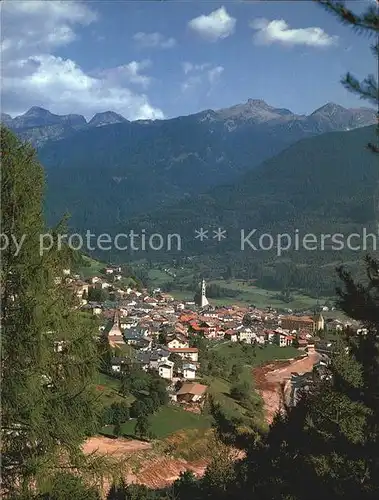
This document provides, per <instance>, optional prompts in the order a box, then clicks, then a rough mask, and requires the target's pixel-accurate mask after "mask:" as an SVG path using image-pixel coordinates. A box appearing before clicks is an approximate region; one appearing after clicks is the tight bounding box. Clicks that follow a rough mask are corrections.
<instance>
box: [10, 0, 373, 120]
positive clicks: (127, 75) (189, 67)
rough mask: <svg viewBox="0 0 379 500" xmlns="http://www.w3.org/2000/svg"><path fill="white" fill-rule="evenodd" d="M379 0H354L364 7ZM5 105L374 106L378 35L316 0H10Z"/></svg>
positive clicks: (134, 114) (160, 111)
mask: <svg viewBox="0 0 379 500" xmlns="http://www.w3.org/2000/svg"><path fill="white" fill-rule="evenodd" d="M370 1H371V2H372V1H373V0H364V1H361V2H360V1H354V2H348V3H347V5H348V6H349V7H352V8H354V10H355V11H357V10H358V11H359V10H362V9H363V8H364V7H365V6H366V5H368V4H369V2H370ZM1 5H2V7H1V28H2V30H1V44H2V47H1V50H2V59H3V60H2V70H1V77H2V78H1V98H2V99H1V110H2V112H5V113H9V114H10V115H11V116H16V115H19V114H22V113H24V112H25V111H27V110H28V109H29V108H30V107H32V106H41V107H43V108H46V109H49V110H50V111H51V112H53V113H56V114H68V113H79V114H83V115H84V116H85V117H86V118H87V119H90V118H91V117H92V116H93V115H94V114H95V113H97V112H103V111H107V110H110V111H115V112H116V113H120V114H122V115H123V116H125V117H126V118H128V119H129V120H137V119H163V118H171V117H175V116H180V115H188V114H192V113H196V112H198V111H201V110H204V109H220V108H225V107H228V106H232V105H234V104H238V103H242V102H245V101H247V100H248V99H249V98H252V99H263V100H264V101H266V102H267V103H268V104H270V105H272V106H274V107H281V108H287V109H290V110H291V111H293V112H294V113H297V114H309V113H311V112H312V111H314V110H315V109H317V108H318V107H320V106H322V105H324V104H325V103H326V102H335V103H338V104H341V105H342V106H345V107H359V106H365V105H367V104H365V102H364V101H361V100H359V99H358V98H357V97H355V96H354V95H352V94H350V93H349V92H347V91H346V90H345V89H344V88H343V87H342V85H341V84H340V79H341V77H342V76H343V75H344V74H345V73H346V72H347V71H351V72H352V73H353V74H354V75H355V76H357V77H359V78H360V79H363V78H364V77H365V76H366V75H368V74H370V73H374V74H375V73H376V72H377V70H376V69H375V68H376V66H375V60H374V58H373V55H372V53H371V52H370V49H369V45H370V44H369V41H368V40H367V38H366V37H364V36H359V35H357V34H356V33H354V32H353V31H352V29H351V28H350V27H347V26H343V25H342V24H340V23H339V22H338V20H337V19H336V18H335V17H334V16H332V15H331V14H329V13H327V12H326V11H325V10H324V9H323V8H321V7H320V6H319V5H317V4H315V3H314V2H312V1H305V0H303V1H293V2H287V1H284V0H282V1H277V2H274V1H265V2H263V1H257V2H252V1H245V2H243V1H241V0H233V1H228V2H226V1H224V2H218V1H215V0H210V1H193V0H188V1H185V0H176V1H174V0H172V1H170V0H166V1H164V0H163V1H143V0H132V1H123V0H114V1H105V0H99V1H96V2H95V1H85V2H83V1H77V0H70V1H67V2H65V1H57V0H42V1H36V0H26V1H16V0H3V1H2V2H1Z"/></svg>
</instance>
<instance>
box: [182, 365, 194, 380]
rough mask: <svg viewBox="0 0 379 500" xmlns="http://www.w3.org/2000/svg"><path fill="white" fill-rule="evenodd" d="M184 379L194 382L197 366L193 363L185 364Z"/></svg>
mask: <svg viewBox="0 0 379 500" xmlns="http://www.w3.org/2000/svg"><path fill="white" fill-rule="evenodd" d="M183 377H184V378H185V379H186V380H193V379H195V378H196V365H194V364H192V363H185V364H183Z"/></svg>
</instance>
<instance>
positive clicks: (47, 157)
mask: <svg viewBox="0 0 379 500" xmlns="http://www.w3.org/2000/svg"><path fill="white" fill-rule="evenodd" d="M2 120H3V122H4V123H5V124H6V125H7V126H8V127H9V128H11V129H12V130H13V131H14V132H15V133H16V134H17V135H18V136H19V137H20V138H21V139H23V140H27V141H31V142H32V143H33V144H34V145H35V146H36V147H37V149H38V155H39V158H40V160H41V162H42V164H43V165H44V167H45V170H46V174H47V181H48V182H47V185H48V190H47V198H46V200H47V215H48V220H49V222H50V223H55V222H56V221H57V220H58V219H59V218H60V217H61V215H62V213H65V212H69V213H70V214H71V220H70V224H71V228H72V229H75V230H83V229H93V230H95V231H100V232H104V231H108V230H109V228H110V227H112V226H114V224H115V223H117V222H120V221H124V220H127V219H129V218H130V217H133V216H134V215H136V214H140V213H145V212H148V211H151V210H155V209H157V208H159V207H161V206H162V205H167V204H171V203H174V202H176V201H177V200H180V199H182V198H185V197H192V196H195V195H197V194H199V193H204V192H206V191H207V190H209V189H211V188H212V187H214V186H217V185H220V184H227V183H231V182H234V181H235V180H236V179H238V176H239V175H242V174H244V173H245V172H246V171H248V170H250V169H252V168H254V167H256V166H258V165H259V164H260V163H262V162H263V161H265V160H267V159H269V158H271V157H273V156H275V155H276V154H278V153H280V152H281V151H283V150H284V149H286V148H287V147H288V146H290V145H291V144H294V143H296V142H297V141H299V140H301V139H304V138H307V137H313V136H315V135H319V134H322V133H325V132H330V131H335V130H349V129H354V128H357V127H360V126H364V125H369V124H371V123H375V120H376V114H375V112H374V110H372V109H369V108H358V109H345V108H343V107H342V106H339V105H337V104H332V103H328V104H326V105H325V106H323V107H321V108H319V109H317V110H316V111H314V112H313V113H312V114H310V115H308V116H305V115H295V114H294V113H292V112H291V111H289V110H287V109H283V108H275V107H273V106H270V105H268V104H267V103H265V102H264V101H262V100H258V99H249V100H248V101H247V102H246V103H244V104H239V105H236V106H233V107H231V108H227V109H221V110H218V111H213V110H206V111H202V112H200V113H197V114H195V115H189V116H181V117H177V118H172V119H169V120H155V121H149V120H144V121H136V122H129V121H127V120H126V119H125V118H123V117H122V116H120V115H118V114H116V113H113V112H105V113H98V114H96V115H95V116H94V117H93V118H92V119H91V120H90V121H89V122H87V121H86V120H85V118H84V117H83V116H81V115H76V114H70V115H64V116H58V115H54V114H52V113H50V112H49V111H47V110H44V109H42V108H38V107H33V108H31V109H30V110H29V111H28V112H27V113H25V114H24V115H21V116H18V117H15V118H13V119H12V118H10V117H9V116H7V115H5V116H4V115H2ZM58 139H59V140H58Z"/></svg>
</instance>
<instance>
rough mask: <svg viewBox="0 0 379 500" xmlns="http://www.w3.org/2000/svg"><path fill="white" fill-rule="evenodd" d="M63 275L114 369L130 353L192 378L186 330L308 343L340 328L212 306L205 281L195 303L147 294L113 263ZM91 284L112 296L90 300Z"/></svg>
mask: <svg viewBox="0 0 379 500" xmlns="http://www.w3.org/2000/svg"><path fill="white" fill-rule="evenodd" d="M64 274H65V275H66V280H68V282H69V286H70V287H71V289H72V290H73V292H74V293H75V294H76V295H77V297H78V301H79V304H80V305H79V307H81V308H82V309H83V310H87V311H90V312H92V314H94V315H96V316H98V317H99V319H100V321H101V323H102V326H101V327H100V330H101V332H102V335H106V337H107V339H108V342H109V344H110V345H111V346H112V347H113V348H114V350H115V351H116V352H117V353H118V354H117V355H116V356H115V357H114V358H112V370H114V371H115V372H121V371H122V370H123V366H124V365H126V364H127V363H128V362H130V356H131V353H132V356H133V361H134V362H135V363H138V364H139V365H140V366H141V367H142V368H143V369H145V370H147V369H155V370H157V371H158V373H159V375H160V376H161V377H163V378H165V379H168V380H175V379H176V378H178V379H181V380H189V381H193V380H194V379H196V378H197V370H198V368H199V360H198V350H197V348H195V347H191V345H190V342H189V335H190V334H193V335H201V336H204V337H205V338H207V339H210V340H215V341H231V342H244V343H247V344H261V345H264V344H267V343H269V344H277V345H278V346H280V347H286V346H290V345H294V346H296V347H299V348H306V347H307V346H308V345H314V342H315V341H317V340H318V339H317V332H318V331H319V330H324V329H332V330H338V329H342V328H343V327H344V325H343V324H342V323H341V322H338V321H337V320H330V321H325V320H324V318H323V316H322V314H321V313H318V314H315V315H311V316H296V315H289V314H285V315H284V314H278V313H277V312H276V311H274V310H270V309H267V310H263V309H257V308H255V307H237V306H229V307H218V308H213V307H211V306H210V305H209V302H208V300H207V298H206V296H205V282H204V281H203V283H202V288H201V296H200V298H199V303H198V304H195V303H193V302H182V301H180V300H175V299H174V298H173V297H172V296H171V295H169V294H167V293H162V292H161V290H160V289H156V290H153V291H152V292H151V293H149V292H148V291H147V290H145V289H142V290H136V289H134V288H130V287H124V286H122V272H121V268H120V267H117V266H109V267H108V268H106V269H105V270H104V272H103V273H102V275H101V276H94V277H91V278H89V279H87V280H85V281H84V280H82V279H81V278H80V277H79V276H77V275H76V276H71V274H70V270H65V271H64ZM91 288H95V289H108V290H109V291H111V292H112V297H113V300H112V301H104V302H91V301H89V300H88V295H89V291H90V289H91ZM128 346H130V348H128Z"/></svg>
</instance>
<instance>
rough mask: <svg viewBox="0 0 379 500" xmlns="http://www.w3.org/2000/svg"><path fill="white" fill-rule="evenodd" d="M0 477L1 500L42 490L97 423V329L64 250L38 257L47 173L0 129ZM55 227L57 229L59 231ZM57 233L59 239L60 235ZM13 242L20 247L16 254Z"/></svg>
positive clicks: (73, 461)
mask: <svg viewBox="0 0 379 500" xmlns="http://www.w3.org/2000/svg"><path fill="white" fill-rule="evenodd" d="M0 133H1V149H2V179H1V233H2V234H3V235H5V236H3V242H4V241H5V239H6V238H8V241H9V245H8V246H7V247H6V248H4V247H5V245H3V248H4V250H3V251H2V255H1V335H2V408H1V410H2V421H1V427H2V450H1V451H2V479H3V484H2V487H3V492H4V496H6V495H7V494H8V495H15V494H19V493H20V492H23V493H24V494H26V495H27V494H28V492H31V491H34V492H35V491H38V489H39V486H40V485H42V484H43V483H45V482H46V481H47V480H48V479H49V478H50V477H51V476H54V475H55V474H56V472H57V471H58V470H60V468H64V469H67V468H68V469H70V468H72V467H73V468H75V467H79V466H80V465H81V464H83V461H84V456H83V454H82V452H81V448H80V446H81V444H82V442H83V440H84V438H85V436H86V435H88V434H89V433H91V431H93V430H94V429H95V428H96V425H97V403H96V398H95V395H94V393H93V390H94V384H93V380H94V375H95V373H96V371H97V353H96V345H95V341H94V333H95V330H94V324H93V321H92V319H91V318H89V317H86V316H83V315H82V313H80V312H79V311H78V310H77V308H76V306H75V300H74V297H73V296H72V293H71V292H69V290H68V288H67V287H66V284H65V282H64V279H63V280H62V282H61V283H60V284H57V282H56V280H55V278H56V277H59V276H62V275H63V273H62V270H63V268H64V267H69V263H68V262H67V260H66V258H67V254H65V253H64V252H59V251H58V250H57V249H56V248H57V246H56V245H53V248H52V249H51V250H50V251H46V252H40V247H39V241H40V240H39V238H40V235H42V234H45V233H46V228H45V226H44V221H43V206H42V201H43V191H44V175H43V170H42V167H41V166H40V164H39V163H38V161H37V159H36V155H35V152H34V150H33V149H32V148H31V147H30V146H29V145H25V144H22V143H20V141H19V140H18V139H17V138H16V137H15V136H14V135H13V134H12V133H11V132H10V131H9V130H7V129H6V128H4V127H1V130H0ZM58 230H59V229H58ZM58 230H56V231H55V232H53V233H52V234H53V237H54V238H56V233H57V231H58ZM12 241H13V242H14V241H18V242H19V243H20V242H21V243H22V245H21V248H20V249H19V251H16V247H15V245H14V244H12Z"/></svg>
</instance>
